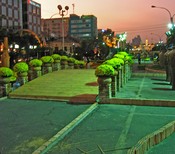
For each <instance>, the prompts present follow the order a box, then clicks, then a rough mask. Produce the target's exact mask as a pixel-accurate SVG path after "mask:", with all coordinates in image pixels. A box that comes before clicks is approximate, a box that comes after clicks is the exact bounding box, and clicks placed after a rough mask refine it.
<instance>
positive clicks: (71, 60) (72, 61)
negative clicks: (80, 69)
mask: <svg viewBox="0 0 175 154" xmlns="http://www.w3.org/2000/svg"><path fill="white" fill-rule="evenodd" d="M75 60H76V59H75V58H72V57H70V58H68V60H67V61H68V62H71V63H74V62H75Z"/></svg>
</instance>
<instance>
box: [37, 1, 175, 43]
mask: <svg viewBox="0 0 175 154" xmlns="http://www.w3.org/2000/svg"><path fill="white" fill-rule="evenodd" d="M34 1H36V2H38V3H40V4H41V7H42V12H41V16H42V18H50V17H51V16H52V15H53V14H55V13H57V12H58V9H57V6H58V5H62V6H63V7H65V6H66V5H67V6H69V14H72V13H73V5H72V4H74V13H75V14H77V15H79V16H82V15H90V14H91V15H95V16H96V17H97V26H98V29H107V28H109V29H112V30H113V31H115V32H116V33H121V32H127V34H128V37H127V41H131V40H132V38H134V37H135V36H137V35H140V36H141V38H142V41H143V42H145V39H148V40H149V43H156V42H157V41H158V40H159V39H160V38H161V39H163V40H166V35H165V32H166V31H168V28H167V24H168V23H169V22H170V15H169V13H168V11H166V10H164V9H158V8H151V6H152V5H155V6H158V7H164V8H167V9H168V10H169V11H170V12H171V14H172V15H174V14H175V7H174V0H34ZM69 14H68V15H67V17H68V16H69ZM54 17H55V18H56V17H61V16H59V14H58V15H55V16H54ZM174 20H175V19H174ZM151 33H153V34H151Z"/></svg>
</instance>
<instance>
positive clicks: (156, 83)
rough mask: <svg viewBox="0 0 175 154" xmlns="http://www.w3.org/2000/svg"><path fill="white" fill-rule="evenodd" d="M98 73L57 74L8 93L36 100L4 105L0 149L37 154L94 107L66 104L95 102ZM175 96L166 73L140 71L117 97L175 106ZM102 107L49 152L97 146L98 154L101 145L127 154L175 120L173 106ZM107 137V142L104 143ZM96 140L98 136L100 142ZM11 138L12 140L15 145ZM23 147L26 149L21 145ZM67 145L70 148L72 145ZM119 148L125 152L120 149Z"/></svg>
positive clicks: (69, 72)
mask: <svg viewBox="0 0 175 154" xmlns="http://www.w3.org/2000/svg"><path fill="white" fill-rule="evenodd" d="M94 72H95V70H94V69H81V70H60V71H56V72H52V73H49V74H46V75H43V76H41V77H39V78H37V79H35V80H33V81H30V82H28V83H27V84H25V85H23V86H21V87H19V88H18V89H16V90H15V91H13V92H11V93H10V95H9V97H10V98H25V99H33V100H26V101H25V100H22V99H21V100H19V99H7V100H2V101H0V105H1V108H0V109H1V112H0V113H1V116H0V117H4V118H2V119H0V125H1V127H0V135H1V136H0V141H1V142H0V143H1V144H0V147H3V148H4V147H5V148H6V149H5V148H4V149H3V151H5V150H6V151H11V150H13V151H14V149H15V150H17V151H16V153H19V150H21V149H22V150H23V147H24V146H26V150H28V151H30V150H31V151H32V152H33V151H34V150H36V149H37V148H38V147H39V146H40V145H42V144H43V143H45V142H46V141H47V140H48V139H50V138H51V139H53V138H52V136H53V135H54V134H56V133H57V132H58V133H60V130H62V128H63V127H64V126H65V125H66V124H67V123H69V122H70V121H71V120H72V119H74V118H75V117H76V116H77V115H78V114H79V113H81V112H82V111H83V110H85V109H86V108H87V107H89V105H73V106H72V105H70V104H67V102H69V103H85V104H87V103H94V102H95V98H96V96H97V94H98V85H97V82H96V81H97V78H96V77H95V75H94ZM174 93H175V91H173V90H171V85H170V84H169V82H167V81H165V74H163V73H150V72H149V71H143V70H142V71H138V70H137V71H136V72H135V70H134V73H133V76H132V78H131V79H130V80H129V81H128V82H127V83H126V85H125V86H124V87H123V88H122V89H121V91H120V92H119V93H118V96H117V98H118V99H121V100H122V99H128V98H129V99H133V100H140V101H141V100H143V99H146V100H147V101H148V102H149V101H151V100H157V99H159V100H166V101H169V102H170V103H174V102H175V96H174ZM35 99H42V100H47V101H40V100H38V101H36V102H33V101H34V100H35ZM50 100H59V101H61V102H62V103H58V102H59V101H54V102H53V101H52V102H51V101H50ZM143 105H144V104H143ZM98 106H99V108H98V110H97V111H96V112H94V113H93V114H92V115H91V116H89V117H88V119H86V121H83V123H82V125H80V127H79V128H78V129H77V130H74V133H73V135H70V136H69V137H68V139H67V138H66V139H65V140H63V141H62V142H61V143H59V145H58V146H56V148H55V149H53V151H50V153H53V154H57V153H64V152H65V151H68V152H70V150H71V152H72V151H73V150H75V152H74V153H76V154H77V147H78V148H80V150H81V149H83V150H84V149H85V150H87V151H88V150H91V149H93V148H94V149H95V150H96V151H94V154H96V153H97V151H99V149H100V148H98V147H97V145H99V146H100V147H102V148H104V149H110V148H112V149H113V150H116V153H118V152H119V153H126V150H128V148H130V147H131V146H133V145H135V144H136V142H138V140H139V139H141V138H142V137H144V136H146V135H148V134H150V133H152V132H154V131H155V130H158V129H159V128H161V127H163V126H164V125H166V124H167V123H169V122H171V121H174V116H175V115H174V113H175V112H174V109H175V108H173V107H172V108H170V107H168V108H167V107H145V106H134V105H132V106H130V105H127V106H121V105H112V104H103V105H98ZM69 110H70V111H69ZM19 111H20V112H19ZM31 111H32V112H31ZM75 111H76V112H75ZM68 113H69V114H68ZM65 118H66V120H65ZM109 119H110V120H109ZM70 124H72V122H71V123H70ZM116 124H117V125H116ZM68 126H69V125H68ZM29 128H31V129H29ZM38 128H40V129H38ZM28 129H29V130H28ZM24 130H25V131H24ZM109 130H110V131H109ZM138 130H139V131H138ZM4 132H6V134H4ZM11 133H12V134H11ZM25 133H27V134H25ZM58 133H57V134H58ZM113 134H114V135H115V136H114V135H113ZM103 135H104V139H102V137H103ZM173 135H174V133H173ZM23 136H25V138H23ZM29 136H30V137H29ZM91 136H95V138H92V137H91ZM109 136H112V137H109ZM36 137H37V138H36ZM1 138H2V139H3V140H2V139H1ZM7 138H8V140H7ZM9 139H10V140H12V139H13V140H12V141H11V143H10V142H9ZM7 141H8V142H7ZM17 141H19V143H18V142H17ZM72 141H74V142H72ZM84 141H85V142H84ZM133 141H134V142H133ZM170 141H171V138H170ZM28 142H29V143H28ZM31 142H32V146H31V147H30V148H29V147H28V144H30V145H31ZM103 142H104V143H103ZM9 143H10V144H9ZM14 143H15V144H16V145H14ZM20 143H21V145H20V146H21V147H20V146H19V144H20ZM27 143H28V144H27ZM36 143H37V146H36ZM75 143H76V144H75ZM86 143H88V144H86ZM116 143H117V144H116ZM171 143H173V142H170V143H169V142H168V144H167V143H166V142H163V143H162V144H166V145H167V146H166V147H167V148H169V149H171V148H172V147H173V145H172V144H171ZM25 144H26V145H25ZM34 145H35V147H34V148H33V146H34ZM67 145H71V146H69V147H68V146H67ZM77 145H78V146H77ZM62 146H65V148H64V147H63V149H61V150H63V151H61V152H60V148H59V147H62ZM87 146H88V147H87ZM16 147H17V148H16ZM57 147H58V148H57ZM118 148H119V149H118ZM120 148H124V149H123V150H121V149H120ZM64 150H65V151H64ZM118 150H120V151H118ZM31 151H30V152H31ZM108 151H109V150H108ZM158 151H161V150H159V149H155V153H159V152H158ZM68 152H67V153H68ZM151 152H153V150H152V151H151ZM151 152H150V153H151ZM114 153H115V152H114ZM173 153H174V151H173Z"/></svg>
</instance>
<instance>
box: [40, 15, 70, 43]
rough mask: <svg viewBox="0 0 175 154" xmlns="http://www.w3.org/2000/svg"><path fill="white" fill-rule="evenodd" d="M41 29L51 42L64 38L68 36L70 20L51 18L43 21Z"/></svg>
mask: <svg viewBox="0 0 175 154" xmlns="http://www.w3.org/2000/svg"><path fill="white" fill-rule="evenodd" d="M41 29H42V34H43V35H44V37H45V38H46V40H49V39H50V38H55V39H58V38H62V37H63V36H64V37H67V36H68V30H69V18H67V17H65V18H63V24H62V18H49V19H41Z"/></svg>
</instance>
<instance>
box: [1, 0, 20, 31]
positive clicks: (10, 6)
mask: <svg viewBox="0 0 175 154" xmlns="http://www.w3.org/2000/svg"><path fill="white" fill-rule="evenodd" d="M22 27H23V22H22V0H0V28H5V29H6V30H9V29H13V30H14V29H17V30H18V29H21V28H22Z"/></svg>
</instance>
